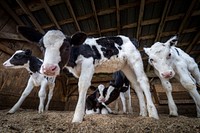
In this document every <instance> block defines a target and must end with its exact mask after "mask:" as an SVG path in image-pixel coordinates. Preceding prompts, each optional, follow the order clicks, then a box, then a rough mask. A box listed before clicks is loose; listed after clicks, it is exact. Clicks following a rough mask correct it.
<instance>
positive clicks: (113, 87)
mask: <svg viewBox="0 0 200 133" xmlns="http://www.w3.org/2000/svg"><path fill="white" fill-rule="evenodd" d="M125 94H127V95H128V98H129V104H128V109H129V113H132V111H133V110H132V106H131V94H130V85H129V81H128V79H127V78H126V77H125V75H124V74H123V73H122V72H121V71H117V72H115V73H114V74H113V80H112V81H111V82H110V86H109V87H108V88H105V87H104V85H102V84H100V85H99V86H98V88H97V89H96V90H95V92H94V93H93V94H91V95H89V96H88V97H87V99H86V114H94V113H101V114H107V113H112V111H111V109H110V108H108V107H107V106H106V105H109V104H110V103H112V102H113V101H115V100H116V99H117V98H118V97H119V96H120V98H121V100H122V105H123V112H124V113H126V101H125Z"/></svg>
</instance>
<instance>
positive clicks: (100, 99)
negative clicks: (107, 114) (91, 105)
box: [97, 84, 106, 103]
mask: <svg viewBox="0 0 200 133" xmlns="http://www.w3.org/2000/svg"><path fill="white" fill-rule="evenodd" d="M98 91H99V96H97V101H98V102H99V103H101V102H105V93H106V88H105V86H104V85H102V84H100V85H99V86H98Z"/></svg>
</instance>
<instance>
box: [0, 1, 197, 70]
mask: <svg viewBox="0 0 200 133" xmlns="http://www.w3.org/2000/svg"><path fill="white" fill-rule="evenodd" d="M0 6H1V7H2V9H0V14H1V18H0V30H1V31H0V32H1V33H0V39H13V40H24V39H23V38H22V37H21V36H19V35H18V34H17V33H16V32H11V30H9V29H13V28H15V27H16V26H17V25H27V26H31V27H34V28H36V29H37V30H38V31H41V32H46V31H48V30H49V29H62V30H63V31H64V33H65V34H67V35H72V34H74V33H75V32H76V31H84V32H86V33H87V34H88V35H89V36H95V37H97V36H106V35H118V34H123V35H126V36H129V37H130V38H136V39H138V40H139V43H140V46H139V50H140V52H141V54H142V57H143V60H144V65H145V70H146V71H150V70H151V69H152V68H151V67H150V66H149V65H148V63H147V56H145V54H144V52H143V47H145V46H151V45H152V44H153V43H154V42H155V41H166V40H167V39H168V38H170V37H171V36H173V35H175V34H178V35H179V43H178V47H180V48H181V49H183V50H184V51H186V52H187V53H189V54H190V55H191V56H192V57H193V58H194V59H195V60H196V62H197V63H198V65H199V66H200V1H199V0H140V1H139V0H16V1H15V0H1V1H0ZM7 23H15V24H13V25H11V26H7V25H6V24H7ZM0 50H1V51H3V52H8V51H7V50H8V49H6V48H5V47H2V46H1V44H0Z"/></svg>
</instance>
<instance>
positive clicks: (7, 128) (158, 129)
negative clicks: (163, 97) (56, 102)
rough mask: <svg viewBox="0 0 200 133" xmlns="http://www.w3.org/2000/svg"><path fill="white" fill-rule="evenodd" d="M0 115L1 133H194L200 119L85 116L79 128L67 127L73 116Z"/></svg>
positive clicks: (50, 113)
mask: <svg viewBox="0 0 200 133" xmlns="http://www.w3.org/2000/svg"><path fill="white" fill-rule="evenodd" d="M6 112H7V110H1V111H0V132H1V133H11V132H12V133H19V132H20V133H22V132H29V133H31V132H45V133H50V132H51V133H52V132H53V133H61V132H72V133H75V132H76V133H77V132H81V133H94V132H95V133H125V132H126V133H129V132H130V133H133V132H136V133H151V132H154V133H166V132H170V133H178V132H179V133H180V132H185V133H188V132H190V133H198V132H200V118H195V117H186V116H179V117H168V115H166V114H165V115H160V120H155V119H153V118H148V117H139V116H138V115H137V114H133V115H122V114H118V115H99V114H95V115H87V116H85V117H84V121H83V122H82V123H81V124H73V123H71V121H72V117H73V112H67V111H62V112H61V111H48V112H45V113H43V114H38V113H37V111H35V110H21V111H17V112H16V113H15V114H12V115H8V114H6Z"/></svg>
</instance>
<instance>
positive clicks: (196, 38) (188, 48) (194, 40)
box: [186, 31, 200, 53]
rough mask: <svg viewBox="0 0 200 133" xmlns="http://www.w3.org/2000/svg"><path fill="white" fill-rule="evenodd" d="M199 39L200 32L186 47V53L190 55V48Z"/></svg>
mask: <svg viewBox="0 0 200 133" xmlns="http://www.w3.org/2000/svg"><path fill="white" fill-rule="evenodd" d="M199 38H200V31H199V32H198V33H197V34H196V36H195V37H194V39H192V42H191V43H190V44H189V45H188V47H187V49H186V53H190V52H191V51H192V48H193V47H194V45H195V44H196V43H197V42H198V41H199Z"/></svg>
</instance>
